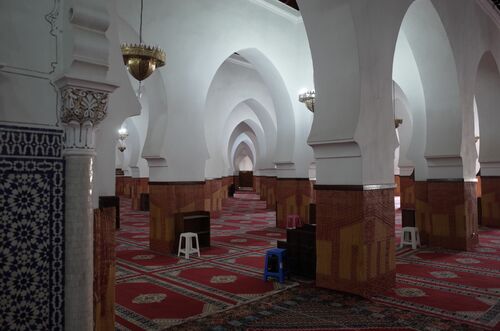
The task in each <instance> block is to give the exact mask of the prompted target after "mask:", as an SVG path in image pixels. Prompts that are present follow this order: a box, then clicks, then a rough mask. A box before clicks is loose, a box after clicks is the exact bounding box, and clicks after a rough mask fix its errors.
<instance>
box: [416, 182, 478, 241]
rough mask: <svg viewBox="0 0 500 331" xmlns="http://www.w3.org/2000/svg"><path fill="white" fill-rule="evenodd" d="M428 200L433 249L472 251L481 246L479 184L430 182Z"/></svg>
mask: <svg viewBox="0 0 500 331" xmlns="http://www.w3.org/2000/svg"><path fill="white" fill-rule="evenodd" d="M427 198H428V208H429V211H428V213H429V214H430V226H429V228H425V229H424V231H426V232H428V236H429V237H428V239H429V240H428V241H429V242H428V244H429V246H432V247H443V248H449V249H457V250H472V248H473V247H474V246H475V245H477V243H478V235H477V233H478V221H477V197H476V183H475V182H464V181H460V180H458V181H440V180H432V181H427Z"/></svg>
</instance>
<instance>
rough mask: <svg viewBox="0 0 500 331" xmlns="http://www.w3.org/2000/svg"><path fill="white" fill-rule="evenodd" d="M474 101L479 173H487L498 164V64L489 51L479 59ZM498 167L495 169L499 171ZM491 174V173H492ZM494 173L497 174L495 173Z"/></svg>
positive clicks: (499, 84) (499, 93)
mask: <svg viewBox="0 0 500 331" xmlns="http://www.w3.org/2000/svg"><path fill="white" fill-rule="evenodd" d="M475 101H476V105H477V120H478V123H479V133H480V136H479V142H480V150H479V162H480V164H481V175H483V176H484V175H488V173H489V171H490V168H491V169H493V168H498V165H499V164H500V150H499V149H498V144H499V142H500V130H498V125H499V123H500V112H499V109H498V106H499V105H500V72H499V68H498V64H497V62H496V61H495V58H494V57H493V54H492V53H491V52H490V51H487V52H486V53H484V54H483V56H482V57H481V60H480V61H479V65H478V69H477V76H476V85H475ZM499 170H500V169H497V171H499ZM492 175H493V174H492ZM494 175H498V174H497V173H495V174H494Z"/></svg>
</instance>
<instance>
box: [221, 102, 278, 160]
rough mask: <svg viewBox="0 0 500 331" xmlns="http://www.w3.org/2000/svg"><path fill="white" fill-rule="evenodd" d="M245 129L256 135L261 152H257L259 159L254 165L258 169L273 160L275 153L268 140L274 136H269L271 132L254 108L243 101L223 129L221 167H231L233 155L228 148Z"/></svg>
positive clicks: (258, 148)
mask: <svg viewBox="0 0 500 331" xmlns="http://www.w3.org/2000/svg"><path fill="white" fill-rule="evenodd" d="M242 123H244V126H243V125H242ZM244 131H247V132H251V133H252V135H254V136H255V145H256V148H257V150H258V151H259V153H257V154H256V156H257V159H256V161H255V162H254V167H255V168H256V169H258V168H261V167H262V166H264V165H267V164H269V163H271V162H272V161H271V160H272V157H273V154H271V153H269V152H270V151H269V149H268V146H267V143H268V141H269V140H271V139H272V138H268V136H269V134H268V133H267V132H266V131H265V130H264V127H263V125H262V123H261V121H260V119H259V117H258V116H257V114H256V113H255V112H254V110H253V109H252V108H250V107H249V106H248V104H247V103H245V102H241V103H239V104H238V105H237V106H236V107H235V108H234V109H233V111H232V112H231V114H230V115H229V116H228V117H227V119H226V122H225V124H224V128H223V129H222V130H221V132H222V139H221V141H220V145H219V146H221V154H220V160H221V161H222V163H221V164H220V165H219V169H222V168H224V167H225V168H227V167H229V165H230V163H231V161H230V160H231V157H230V156H229V155H230V154H229V155H228V148H231V146H232V144H233V142H234V139H235V137H236V136H237V134H239V133H241V132H244Z"/></svg>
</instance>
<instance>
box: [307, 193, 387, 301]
mask: <svg viewBox="0 0 500 331" xmlns="http://www.w3.org/2000/svg"><path fill="white" fill-rule="evenodd" d="M314 188H315V191H316V207H317V211H316V224H317V228H316V252H317V269H316V284H317V286H320V287H325V288H330V289H334V290H339V291H344V292H349V293H354V294H358V295H361V296H364V297H371V296H372V295H374V294H378V293H382V292H383V291H385V290H387V289H389V288H392V287H393V286H394V285H395V280H396V272H395V252H396V250H395V238H394V236H395V234H394V218H395V211H394V189H393V188H388V189H379V190H368V191H364V190H363V187H362V186H352V187H351V186H350V187H344V186H333V185H332V186H330V185H315V187H314Z"/></svg>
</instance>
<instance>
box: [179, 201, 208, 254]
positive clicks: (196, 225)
mask: <svg viewBox="0 0 500 331" xmlns="http://www.w3.org/2000/svg"><path fill="white" fill-rule="evenodd" d="M174 217H175V247H174V251H175V252H177V248H178V245H179V238H180V236H181V233H183V232H194V233H197V234H198V240H199V242H200V247H210V212H208V211H201V210H200V211H192V212H187V213H176V214H174Z"/></svg>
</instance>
